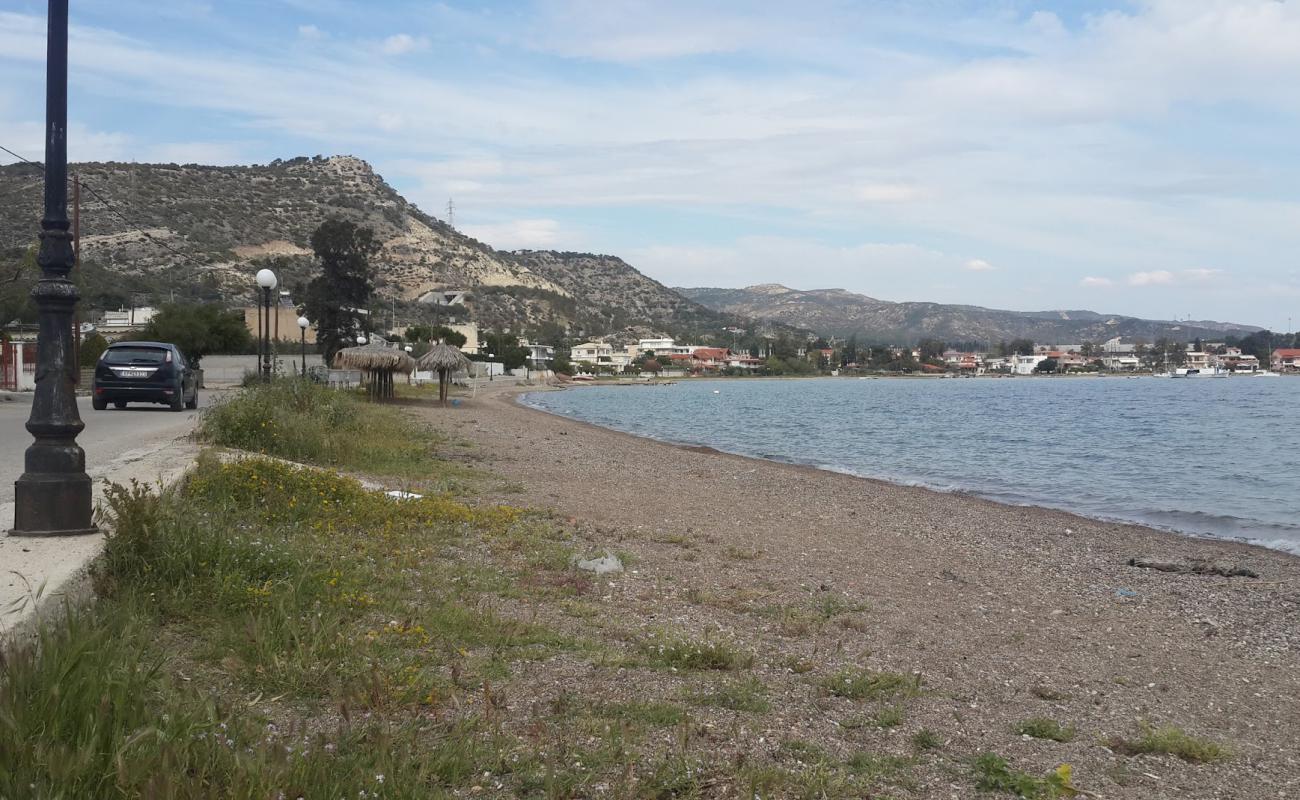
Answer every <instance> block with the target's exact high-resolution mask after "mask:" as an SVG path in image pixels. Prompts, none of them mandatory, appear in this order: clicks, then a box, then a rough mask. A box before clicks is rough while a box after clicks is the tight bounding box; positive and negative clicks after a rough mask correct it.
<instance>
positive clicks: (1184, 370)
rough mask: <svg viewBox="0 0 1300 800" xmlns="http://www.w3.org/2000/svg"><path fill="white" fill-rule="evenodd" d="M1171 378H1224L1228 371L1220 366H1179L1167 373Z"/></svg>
mask: <svg viewBox="0 0 1300 800" xmlns="http://www.w3.org/2000/svg"><path fill="white" fill-rule="evenodd" d="M1169 377H1171V378H1226V377H1228V371H1227V370H1226V369H1223V368H1222V367H1179V368H1178V369H1176V370H1174V371H1173V372H1171V373H1169Z"/></svg>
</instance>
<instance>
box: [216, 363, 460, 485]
mask: <svg viewBox="0 0 1300 800" xmlns="http://www.w3.org/2000/svg"><path fill="white" fill-rule="evenodd" d="M199 437H200V438H201V439H202V440H203V441H205V442H208V443H210V444H215V445H220V446H222V447H233V448H236V449H240V450H247V451H249V452H253V453H263V454H265V455H270V456H276V457H278V458H285V459H289V460H290V461H300V462H303V463H307V464H316V465H318V466H325V467H335V468H338V469H344V470H349V471H353V472H361V473H366V474H371V475H391V476H396V477H402V478H408V479H413V480H430V479H440V480H455V479H458V478H465V477H467V476H468V475H470V474H471V473H470V472H469V471H468V470H466V469H465V468H463V467H455V466H452V465H451V464H449V463H447V462H440V461H435V460H433V459H432V458H431V455H432V453H433V449H434V447H435V446H436V445H437V444H439V441H438V440H437V438H436V437H435V436H434V435H433V434H432V433H431V432H430V431H428V430H425V429H423V428H421V427H418V426H416V425H414V424H412V423H411V421H410V419H409V418H408V417H406V416H405V415H403V413H402V412H401V410H399V409H398V408H395V407H392V406H385V405H380V404H375V403H367V402H365V401H363V400H361V399H359V398H358V397H357V396H356V395H354V394H351V393H348V392H341V391H337V390H334V389H330V388H328V387H325V386H321V385H319V384H315V383H312V382H310V381H304V380H297V379H280V380H275V381H272V382H271V383H267V384H256V385H253V386H249V387H247V388H245V389H242V390H240V391H239V392H238V393H236V394H234V395H232V396H231V397H229V398H227V399H225V400H223V401H219V402H218V403H217V404H216V405H214V406H212V407H211V408H209V409H208V410H207V411H205V412H204V414H203V417H202V422H201V424H200V426H199Z"/></svg>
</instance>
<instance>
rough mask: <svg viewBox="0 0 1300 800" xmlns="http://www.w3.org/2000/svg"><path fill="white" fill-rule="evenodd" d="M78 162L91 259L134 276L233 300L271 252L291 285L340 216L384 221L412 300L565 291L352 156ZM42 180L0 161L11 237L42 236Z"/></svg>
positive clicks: (85, 245) (384, 235) (383, 261)
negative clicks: (516, 289) (322, 228)
mask: <svg viewBox="0 0 1300 800" xmlns="http://www.w3.org/2000/svg"><path fill="white" fill-rule="evenodd" d="M71 171H73V172H76V173H78V174H79V175H80V177H81V180H82V181H83V182H84V183H86V184H88V185H89V186H90V187H91V188H92V189H94V190H95V191H94V192H89V191H87V192H83V195H82V211H81V220H82V239H81V244H82V259H83V261H84V262H86V263H88V264H91V265H94V267H98V268H102V269H105V270H108V271H110V272H112V273H114V274H117V275H119V276H121V277H123V278H124V279H126V280H128V281H131V282H133V283H137V284H144V285H148V286H151V287H154V288H163V289H164V290H167V291H177V292H179V293H181V294H190V293H192V290H193V288H194V287H195V286H196V285H198V286H203V287H206V288H207V289H208V290H210V292H211V293H212V294H215V295H216V296H219V297H222V298H224V299H227V300H236V299H238V298H242V297H243V296H245V295H246V293H247V292H249V291H250V289H249V287H250V286H251V285H252V275H253V273H254V272H255V271H256V270H257V269H258V267H259V266H260V265H261V264H263V263H265V262H266V261H268V260H273V261H275V262H276V263H277V264H278V265H280V267H281V271H283V272H285V273H286V274H285V276H284V277H285V278H286V280H285V283H286V285H292V284H293V281H294V279H296V278H302V277H305V276H306V274H307V273H308V272H309V271H310V269H311V251H310V250H309V249H308V239H309V238H310V236H311V232H312V231H313V230H314V229H315V228H316V226H317V225H319V224H320V223H321V222H322V221H324V220H325V219H327V218H330V217H335V218H343V219H349V220H352V221H354V222H357V223H359V224H363V225H367V226H369V227H371V228H373V229H374V230H375V232H376V234H377V235H378V238H379V239H380V241H381V242H383V251H382V253H381V254H380V256H379V257H378V259H377V261H376V271H377V273H378V275H379V278H380V284H381V289H382V292H383V293H384V294H385V295H386V296H388V297H390V298H393V299H402V300H411V301H415V300H419V299H420V298H422V297H425V296H426V295H428V294H429V293H430V292H432V291H434V290H437V289H442V288H453V289H466V288H471V287H476V286H522V287H527V288H532V289H540V290H546V291H550V292H554V293H556V294H560V295H563V294H565V292H564V290H563V289H561V288H560V287H558V286H556V285H555V284H553V283H551V282H549V281H547V280H545V279H543V278H540V277H538V276H536V275H532V274H531V273H529V272H528V270H527V269H525V268H523V267H521V266H520V265H519V264H518V263H516V262H515V261H513V260H511V259H509V258H505V257H503V256H502V255H500V254H498V253H497V252H496V251H494V250H493V249H492V248H490V247H488V246H486V245H484V244H483V243H481V242H478V241H476V240H474V239H471V238H470V237H468V236H465V235H463V234H461V233H458V232H457V231H456V230H454V229H452V228H451V227H449V226H448V225H446V224H445V223H443V222H441V221H439V220H436V219H434V218H433V217H430V216H429V215H427V214H425V213H423V212H422V211H420V210H419V209H418V208H417V207H415V206H414V205H412V204H411V203H409V202H407V201H406V200H405V199H403V198H402V196H401V195H399V194H398V193H397V192H396V191H395V190H394V189H393V188H392V187H391V186H389V185H388V184H387V183H386V182H385V181H384V179H383V178H381V177H380V176H379V175H377V174H375V172H374V171H373V170H372V169H371V168H370V165H369V164H367V163H366V162H364V161H362V160H360V159H357V158H352V157H350V156H334V157H332V158H321V157H316V158H295V159H291V160H289V161H274V162H272V163H270V164H267V165H264V166H261V165H259V166H247V167H206V166H198V165H193V164H188V165H184V166H180V165H176V164H123V163H105V164H98V163H94V164H76V165H73V166H72V167H71ZM33 184H35V185H34V186H33ZM39 184H40V173H39V171H38V170H37V168H36V167H33V166H29V165H23V164H18V165H12V166H7V167H0V197H4V198H5V200H6V202H5V203H4V205H3V207H2V208H0V244H2V245H3V246H6V247H8V246H11V245H14V244H18V243H22V242H25V241H33V240H34V238H35V234H36V232H37V230H38V229H39V219H40V203H41V191H40V186H39ZM132 279H134V280H132Z"/></svg>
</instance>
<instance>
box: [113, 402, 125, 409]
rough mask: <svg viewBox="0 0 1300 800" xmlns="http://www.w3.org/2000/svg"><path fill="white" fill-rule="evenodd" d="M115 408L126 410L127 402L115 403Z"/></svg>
mask: <svg viewBox="0 0 1300 800" xmlns="http://www.w3.org/2000/svg"><path fill="white" fill-rule="evenodd" d="M113 408H119V409H121V408H126V401H125V400H118V401H117V402H115V403H113Z"/></svg>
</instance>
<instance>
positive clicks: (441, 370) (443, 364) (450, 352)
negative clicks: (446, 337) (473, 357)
mask: <svg viewBox="0 0 1300 800" xmlns="http://www.w3.org/2000/svg"><path fill="white" fill-rule="evenodd" d="M417 363H418V364H419V367H420V369H429V370H437V372H438V399H439V400H440V401H442V404H443V405H444V406H445V405H447V389H448V386H449V384H450V382H451V381H450V378H451V374H452V373H453V372H458V371H460V370H462V369H467V368H468V367H469V359H468V358H465V354H464V353H462V352H461V351H460V350H459V349H458V348H455V347H452V346H451V345H449V344H435V345H434V346H433V347H431V348H429V352H427V353H425V354H424V355H422V356H420V360H419V361H418V362H417Z"/></svg>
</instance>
